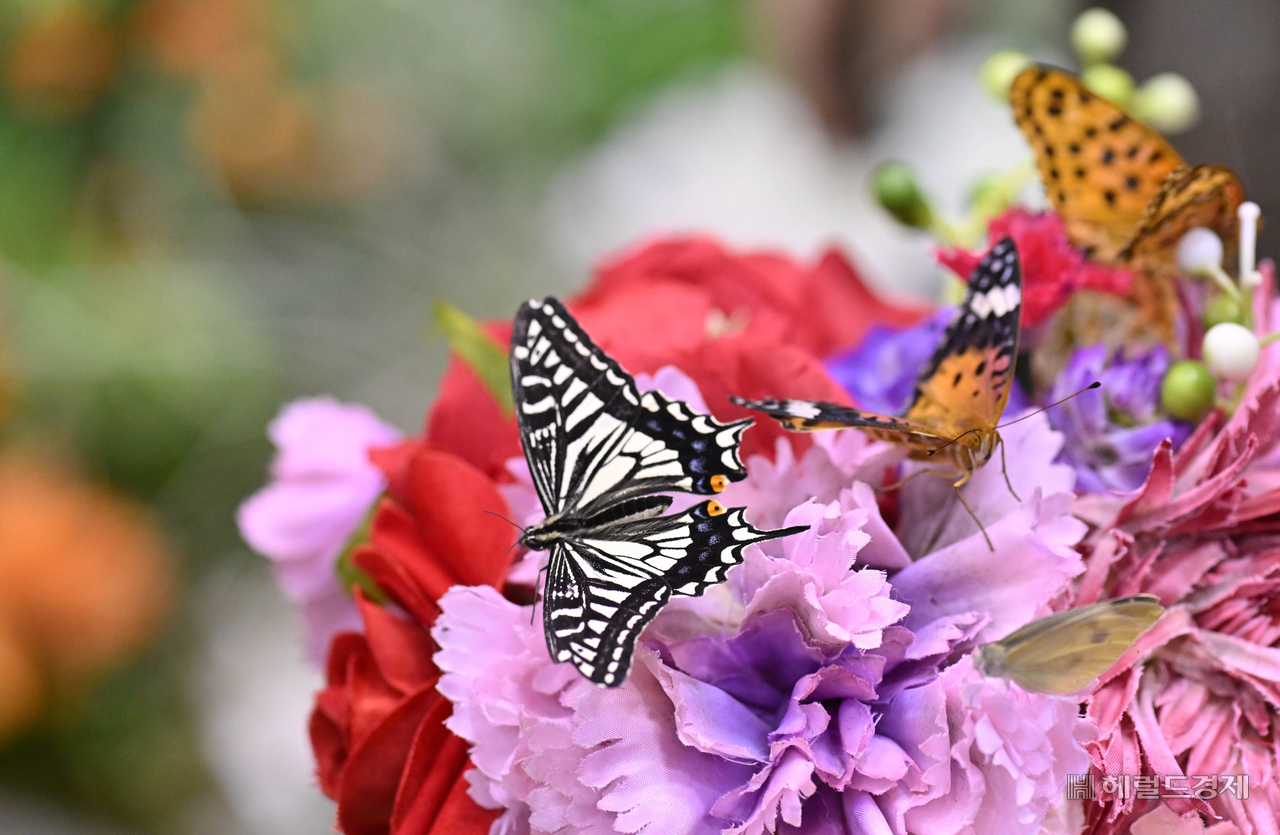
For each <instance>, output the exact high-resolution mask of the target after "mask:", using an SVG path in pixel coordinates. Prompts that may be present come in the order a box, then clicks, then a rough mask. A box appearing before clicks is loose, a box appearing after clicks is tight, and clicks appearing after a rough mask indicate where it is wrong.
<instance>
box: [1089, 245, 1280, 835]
mask: <svg viewBox="0 0 1280 835" xmlns="http://www.w3.org/2000/svg"><path fill="white" fill-rule="evenodd" d="M1263 273H1264V279H1263V283H1262V287H1263V288H1264V290H1267V292H1265V293H1264V292H1259V296H1260V298H1259V299H1258V300H1257V303H1256V308H1255V317H1256V319H1257V321H1258V322H1259V324H1260V328H1265V329H1266V330H1274V329H1275V328H1276V327H1277V326H1280V306H1277V305H1275V304H1274V303H1273V302H1272V301H1271V298H1270V296H1271V293H1270V292H1269V288H1272V287H1274V286H1275V285H1274V282H1275V273H1274V268H1273V267H1272V266H1271V265H1270V264H1264V265H1263ZM1278 473H1280V351H1278V350H1277V348H1276V347H1275V346H1270V347H1267V348H1266V349H1264V351H1263V356H1262V359H1261V361H1260V363H1259V365H1258V368H1257V369H1256V370H1255V372H1254V374H1253V376H1252V378H1251V379H1250V380H1249V382H1248V385H1247V388H1246V392H1245V396H1244V399H1243V401H1242V403H1241V405H1240V406H1239V408H1237V409H1236V411H1235V413H1234V414H1233V415H1232V416H1231V417H1230V418H1229V419H1226V420H1223V419H1222V416H1221V415H1220V414H1214V415H1210V416H1209V417H1208V418H1206V419H1205V420H1204V421H1203V422H1202V423H1201V424H1200V426H1199V427H1198V428H1197V430H1196V431H1195V433H1194V434H1193V435H1192V436H1191V438H1190V439H1188V440H1187V442H1186V443H1185V444H1184V445H1183V447H1182V448H1181V449H1180V450H1179V451H1178V452H1177V454H1174V453H1173V451H1172V449H1171V446H1170V444H1169V442H1168V441H1166V442H1164V443H1163V444H1161V445H1160V447H1159V448H1158V449H1157V450H1156V452H1155V456H1154V461H1153V463H1152V467H1151V472H1150V473H1149V475H1148V476H1147V479H1146V482H1145V483H1144V484H1143V486H1142V487H1141V488H1140V489H1139V490H1137V491H1136V492H1135V493H1133V494H1130V495H1128V496H1120V497H1108V496H1100V495H1098V496H1090V497H1087V498H1082V499H1081V500H1080V502H1079V503H1078V504H1077V513H1078V514H1080V515H1081V516H1083V517H1085V518H1088V519H1089V520H1090V521H1092V522H1093V523H1094V524H1095V525H1096V530H1095V532H1094V533H1093V534H1092V535H1091V536H1090V537H1089V538H1088V540H1087V541H1086V543H1085V547H1086V548H1087V551H1086V554H1087V565H1088V567H1087V571H1086V573H1085V575H1084V576H1083V578H1082V580H1081V582H1080V586H1079V592H1078V595H1077V602H1078V603H1081V604H1083V603H1091V602H1093V601H1095V600H1098V599H1102V598H1109V597H1115V596H1121V595H1126V594H1133V593H1136V592H1150V593H1152V594H1155V595H1158V596H1159V597H1160V598H1161V601H1162V602H1163V603H1164V604H1165V606H1166V607H1168V611H1166V612H1165V614H1164V616H1163V617H1162V618H1161V619H1160V620H1159V621H1158V622H1157V623H1156V625H1155V626H1154V627H1152V629H1151V630H1150V631H1148V632H1147V633H1146V634H1145V635H1143V636H1142V637H1141V638H1140V639H1139V640H1138V643H1137V644H1135V645H1134V647H1133V648H1132V649H1131V650H1130V651H1129V653H1128V654H1127V655H1126V657H1125V658H1122V659H1121V661H1120V662H1119V663H1117V665H1116V666H1115V667H1113V668H1112V672H1111V674H1110V675H1109V676H1106V677H1104V678H1103V679H1102V680H1101V682H1100V684H1099V686H1098V687H1097V688H1096V690H1095V692H1094V693H1093V695H1092V697H1091V699H1090V700H1089V706H1088V714H1089V716H1090V717H1091V718H1092V719H1094V721H1095V722H1096V724H1097V725H1098V728H1099V736H1098V739H1097V740H1096V741H1095V742H1093V743H1091V744H1090V746H1089V752H1090V755H1091V757H1092V762H1093V768H1094V771H1095V773H1096V774H1098V775H1099V776H1101V775H1107V774H1131V775H1132V774H1144V775H1156V776H1158V777H1160V778H1162V779H1163V778H1166V777H1170V778H1175V779H1180V778H1183V777H1186V776H1188V775H1191V776H1200V775H1204V776H1209V775H1212V776H1214V777H1215V778H1216V779H1217V780H1219V781H1220V780H1221V777H1222V776H1223V775H1247V776H1248V780H1249V788H1248V797H1244V796H1243V792H1242V791H1241V790H1240V786H1239V784H1238V783H1237V785H1236V788H1235V791H1234V792H1224V791H1222V785H1221V783H1219V785H1218V786H1217V787H1216V790H1215V792H1213V794H1214V795H1216V796H1213V797H1205V798H1203V799H1199V798H1186V799H1179V798H1168V797H1166V798H1165V800H1164V801H1163V803H1164V805H1165V806H1167V807H1168V809H1169V810H1170V811H1171V812H1172V813H1174V815H1175V816H1177V817H1179V818H1181V819H1182V820H1183V821H1185V822H1186V826H1188V827H1190V826H1192V824H1193V823H1195V818H1196V816H1197V814H1203V815H1205V816H1206V817H1207V818H1208V820H1209V821H1211V822H1212V821H1215V820H1216V821H1222V823H1219V824H1216V825H1215V826H1213V827H1211V828H1210V830H1209V831H1211V832H1215V833H1216V832H1223V833H1226V832H1239V833H1267V832H1280V749H1278V748H1277V746H1276V739H1277V738H1280V720H1277V713H1276V706H1277V705H1280V616H1277V613H1278V612H1280V475H1277V474H1278ZM1138 659H1142V662H1141V663H1137V662H1138ZM1206 794H1208V793H1206ZM1103 801H1104V802H1101V803H1099V804H1096V805H1093V806H1091V807H1090V812H1091V814H1090V815H1089V820H1088V824H1089V825H1088V828H1087V829H1086V832H1089V833H1098V835H1104V834H1105V835H1121V833H1127V832H1129V831H1130V827H1131V826H1132V827H1133V830H1132V831H1134V832H1137V831H1139V828H1140V827H1139V821H1142V820H1144V819H1145V820H1148V821H1151V820H1155V818H1154V817H1152V816H1153V815H1154V814H1155V813H1156V811H1157V810H1158V808H1159V807H1160V805H1161V803H1160V801H1152V800H1139V799H1137V798H1135V797H1133V796H1130V797H1127V798H1123V799H1117V798H1114V797H1106V798H1103ZM1144 826H1146V828H1147V829H1148V830H1149V831H1150V829H1151V827H1152V826H1154V824H1146V825H1144ZM1226 827H1230V828H1226ZM1191 831H1198V830H1194V829H1193V830H1191Z"/></svg>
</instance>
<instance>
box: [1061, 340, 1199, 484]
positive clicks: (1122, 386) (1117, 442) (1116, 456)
mask: <svg viewBox="0 0 1280 835" xmlns="http://www.w3.org/2000/svg"><path fill="white" fill-rule="evenodd" d="M1168 369H1169V353H1168V351H1166V350H1165V348H1164V346H1163V345H1157V346H1156V347H1154V348H1152V349H1151V350H1149V351H1147V352H1146V353H1143V354H1140V355H1138V356H1135V357H1133V358H1131V359H1130V358H1126V357H1124V356H1122V355H1121V356H1116V357H1114V358H1113V359H1111V361H1110V364H1109V365H1108V350H1107V347H1106V346H1105V345H1092V346H1090V347H1088V348H1081V349H1079V350H1078V351H1076V352H1075V354H1073V355H1072V357H1071V361H1070V362H1068V363H1067V367H1066V368H1065V369H1063V372H1062V374H1061V375H1060V376H1059V377H1058V380H1057V382H1056V383H1055V384H1054V387H1053V391H1052V392H1051V393H1050V395H1049V399H1050V400H1060V399H1062V398H1064V397H1067V396H1068V395H1070V394H1071V393H1073V392H1076V391H1079V390H1080V389H1082V388H1084V387H1085V386H1087V385H1089V384H1090V383H1092V382H1093V381H1094V380H1099V381H1101V383H1102V386H1101V388H1097V389H1093V390H1090V391H1086V392H1083V393H1082V394H1079V395H1077V396H1076V397H1072V398H1071V399H1070V400H1068V401H1067V402H1065V403H1063V404H1062V405H1060V406H1055V407H1053V408H1052V409H1050V410H1049V420H1050V422H1051V423H1052V424H1053V426H1054V428H1055V429H1058V430H1060V431H1061V432H1062V433H1063V435H1065V436H1066V443H1065V446H1064V447H1063V450H1062V455H1061V459H1060V460H1062V461H1063V462H1064V463H1067V464H1070V465H1071V466H1072V467H1074V468H1075V470H1076V473H1077V474H1078V478H1077V481H1076V489H1077V490H1079V491H1080V492H1084V493H1102V492H1106V491H1111V490H1115V491H1120V492H1129V491H1131V490H1136V489H1138V488H1139V487H1141V486H1142V483H1143V481H1145V480H1146V477H1147V472H1148V471H1149V470H1150V469H1151V455H1152V453H1153V452H1154V451H1155V448H1156V447H1157V446H1158V445H1159V444H1160V442H1161V441H1163V440H1164V439H1165V438H1172V439H1173V444H1174V448H1175V449H1176V448H1177V447H1178V446H1180V445H1181V444H1182V442H1183V441H1184V440H1186V439H1187V436H1188V435H1189V434H1190V432H1191V430H1190V427H1189V426H1188V425H1187V424H1185V423H1181V422H1177V421H1172V420H1156V418H1157V417H1158V412H1157V407H1158V405H1159V403H1160V382H1161V380H1163V379H1164V375H1165V372H1166V371H1168Z"/></svg>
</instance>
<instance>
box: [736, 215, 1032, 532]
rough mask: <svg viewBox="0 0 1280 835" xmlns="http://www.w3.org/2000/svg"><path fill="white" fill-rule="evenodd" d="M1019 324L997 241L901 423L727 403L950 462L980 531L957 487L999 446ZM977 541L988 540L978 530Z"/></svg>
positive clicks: (819, 409)
mask: <svg viewBox="0 0 1280 835" xmlns="http://www.w3.org/2000/svg"><path fill="white" fill-rule="evenodd" d="M1021 320H1022V269H1021V266H1020V264H1019V261H1018V251H1017V249H1016V248H1015V247H1014V244H1013V240H1012V239H1010V238H1004V239H1003V240H1001V241H1000V242H999V243H997V244H996V245H995V246H994V247H992V248H991V251H990V252H988V253H987V255H986V256H985V257H984V258H983V259H982V260H981V261H980V262H979V263H978V266H977V267H976V268H975V269H974V271H973V274H972V275H970V276H969V288H968V290H967V291H966V292H965V297H964V301H963V302H962V303H961V305H960V308H959V309H958V310H957V311H956V314H955V316H954V317H953V318H952V319H951V322H950V323H949V324H948V325H947V329H946V332H945V333H944V334H943V337H942V342H941V343H940V344H939V345H938V347H937V349H935V350H934V353H933V356H932V357H931V358H930V360H929V362H928V363H926V364H925V366H924V369H923V370H922V371H921V373H920V376H919V377H918V378H917V379H916V388H915V394H914V396H913V398H912V401H911V406H910V407H909V408H908V409H907V412H906V414H905V415H903V416H902V417H891V416H889V415H878V414H874V413H872V412H864V411H862V410H860V409H852V408H849V407H848V406H840V405H837V404H835V403H823V402H814V401H809V400H772V399H767V400H744V399H742V398H740V397H734V398H731V399H732V400H733V402H735V403H737V404H738V405H740V406H746V407H747V408H748V409H754V410H756V411H759V412H764V413H765V414H767V415H769V416H770V417H773V418H776V419H777V420H778V421H780V422H781V423H782V425H783V426H785V427H787V428H788V429H790V430H792V431H794V432H812V431H815V430H821V429H844V428H847V427H856V428H858V429H861V430H863V431H864V432H866V433H867V434H868V435H870V436H871V437H873V438H876V439H878V440H884V441H889V442H891V443H894V444H898V445H900V446H903V447H906V448H907V449H908V450H909V454H910V457H911V458H915V459H920V460H942V461H943V462H946V463H949V464H950V465H951V466H952V467H953V468H954V473H955V474H956V475H958V476H959V478H958V479H957V481H956V482H955V484H954V487H955V490H956V495H957V496H959V497H960V502H961V503H962V504H964V507H965V509H966V510H968V511H969V515H970V516H973V518H974V521H975V522H978V527H979V528H982V523H981V522H980V521H978V517H977V516H976V515H974V513H973V509H972V508H970V507H969V504H968V503H967V502H965V500H964V496H962V495H960V488H961V487H963V486H964V485H965V483H967V482H968V481H969V479H970V478H972V477H973V473H974V471H976V470H977V469H978V468H979V467H981V466H982V465H983V464H985V463H987V461H988V460H990V458H991V455H992V453H994V452H995V449H996V447H997V446H1000V444H1001V440H1000V433H999V431H998V429H997V424H998V423H999V422H1000V416H1001V415H1002V414H1003V413H1004V407H1005V404H1006V403H1007V402H1008V400H1009V391H1010V388H1011V386H1012V381H1013V369H1014V362H1015V360H1016V358H1017V354H1018V334H1019V331H1020V328H1021ZM1001 450H1002V454H1003V447H1001ZM935 472H937V471H935ZM938 474H939V475H951V473H949V472H938ZM1006 481H1007V476H1006ZM1009 489H1010V491H1012V490H1013V487H1012V485H1010V487H1009ZM982 535H983V536H984V537H987V532H986V529H985V528H982ZM987 544H988V545H991V539H990V537H987Z"/></svg>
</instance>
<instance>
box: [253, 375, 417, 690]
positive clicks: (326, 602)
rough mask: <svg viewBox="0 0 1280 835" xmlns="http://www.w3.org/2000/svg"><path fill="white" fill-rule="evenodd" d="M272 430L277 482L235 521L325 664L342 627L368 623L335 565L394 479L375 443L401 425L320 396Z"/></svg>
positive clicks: (295, 407)
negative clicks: (379, 460) (374, 459)
mask: <svg viewBox="0 0 1280 835" xmlns="http://www.w3.org/2000/svg"><path fill="white" fill-rule="evenodd" d="M267 435H268V436H269V437H270V438H271V441H272V443H274V444H275V446H276V450H277V451H276V457H275V460H274V461H272V462H271V482H270V483H269V484H268V485H267V486H265V487H263V488H262V489H261V490H259V491H258V492H257V493H254V494H253V495H252V496H250V497H249V498H248V499H246V500H245V502H244V504H242V505H240V510H239V512H238V513H237V514H236V522H237V524H238V525H239V526H240V535H241V536H242V537H244V541H245V542H247V543H249V545H250V546H251V547H252V548H253V549H254V550H255V551H257V552H259V553H260V554H263V555H265V556H266V557H268V558H269V559H270V560H271V565H272V568H274V569H275V574H276V579H277V580H278V581H279V583H280V587H281V588H282V589H283V590H284V593H285V594H286V595H287V596H288V597H289V599H290V600H292V601H293V602H294V603H296V604H297V605H298V607H299V609H300V610H301V612H302V616H303V620H304V621H305V622H306V627H307V649H308V655H309V656H310V658H311V659H312V660H313V661H314V662H316V663H317V664H321V663H323V661H324V657H325V653H326V652H327V650H328V648H329V640H330V639H331V638H332V637H333V636H334V635H335V634H337V633H338V632H344V631H348V630H355V631H358V630H360V629H361V623H360V615H359V613H358V612H357V611H356V607H355V603H354V602H353V601H352V599H351V595H350V594H349V593H348V591H347V590H346V589H345V588H343V587H342V585H341V584H340V583H339V582H338V577H337V574H336V573H335V567H336V563H337V560H338V557H339V556H341V554H342V549H343V548H344V547H346V545H347V543H348V541H349V540H350V539H351V537H352V535H353V534H355V532H356V529H357V528H359V527H360V523H361V522H362V521H363V520H364V518H365V516H366V515H368V513H369V509H370V507H372V505H373V503H374V501H375V500H376V499H377V498H378V496H379V495H381V493H382V491H383V490H385V489H386V486H387V485H386V479H385V478H383V476H382V472H381V471H379V470H378V468H377V467H375V466H373V464H372V463H371V462H370V461H369V449H370V448H372V447H379V446H389V445H391V444H393V443H395V442H396V441H398V440H399V439H400V432H399V430H397V429H395V428H394V427H391V426H388V425H387V424H385V423H383V422H382V420H380V419H379V418H378V416H377V415H375V414H374V413H373V412H371V411H370V410H369V409H367V408H365V407H364V406H357V405H348V404H345V403H339V402H337V401H335V400H331V399H329V398H324V397H317V398H313V399H310V400H299V401H297V402H295V403H290V404H289V405H288V406H285V407H284V408H283V409H281V410H280V414H279V415H277V416H276V419H275V420H273V421H272V422H271V425H270V426H268V427H267Z"/></svg>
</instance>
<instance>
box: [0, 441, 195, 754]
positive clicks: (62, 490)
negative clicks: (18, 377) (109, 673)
mask: <svg viewBox="0 0 1280 835" xmlns="http://www.w3.org/2000/svg"><path fill="white" fill-rule="evenodd" d="M172 588H173V578H172V576H171V573H170V566H169V562H168V559H167V557H166V554H165V550H164V546H163V544H162V542H161V539H160V535H159V533H158V531H157V530H156V528H155V525H154V523H152V521H151V520H150V519H149V518H148V517H147V515H146V512H145V511H144V510H143V509H142V507H140V506H138V505H136V504H134V503H133V502H130V501H128V500H126V499H123V498H121V497H119V496H116V495H114V494H112V493H110V492H108V491H106V490H104V489H102V488H100V487H96V486H93V485H90V484H87V483H85V482H83V481H82V480H80V479H78V478H77V477H76V476H74V475H73V474H71V473H70V472H68V471H66V470H64V469H62V468H60V467H57V466H55V465H51V464H49V463H46V462H42V461H40V460H38V459H35V458H31V457H28V456H24V455H18V454H13V453H9V454H5V455H0V738H3V737H4V736H6V735H7V734H9V733H10V732H12V731H14V730H16V729H18V728H19V727H21V726H22V725H23V724H25V723H26V722H28V721H30V720H31V719H32V718H34V717H35V716H36V715H37V714H38V712H39V709H40V707H41V705H42V704H43V703H44V701H45V700H46V699H47V698H48V697H49V696H51V695H53V694H56V693H59V692H62V691H65V690H66V689H68V688H70V687H73V686H75V685H77V684H80V683H83V682H84V681H86V680H87V679H88V678H90V677H91V676H92V675H93V674H95V673H98V672H101V671H102V670H103V669H104V668H105V667H107V666H108V665H110V664H112V663H113V662H116V661H119V660H121V659H122V658H123V657H124V656H125V655H126V654H128V653H129V652H131V651H133V650H135V649H137V648H139V647H140V646H141V645H142V644H143V643H144V642H145V641H146V640H147V639H148V638H150V637H151V636H152V635H153V634H154V633H155V630H156V627H157V625H158V624H159V622H160V619H161V617H162V615H163V614H164V612H165V610H166V609H167V607H168V601H169V599H170V596H171V592H172Z"/></svg>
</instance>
